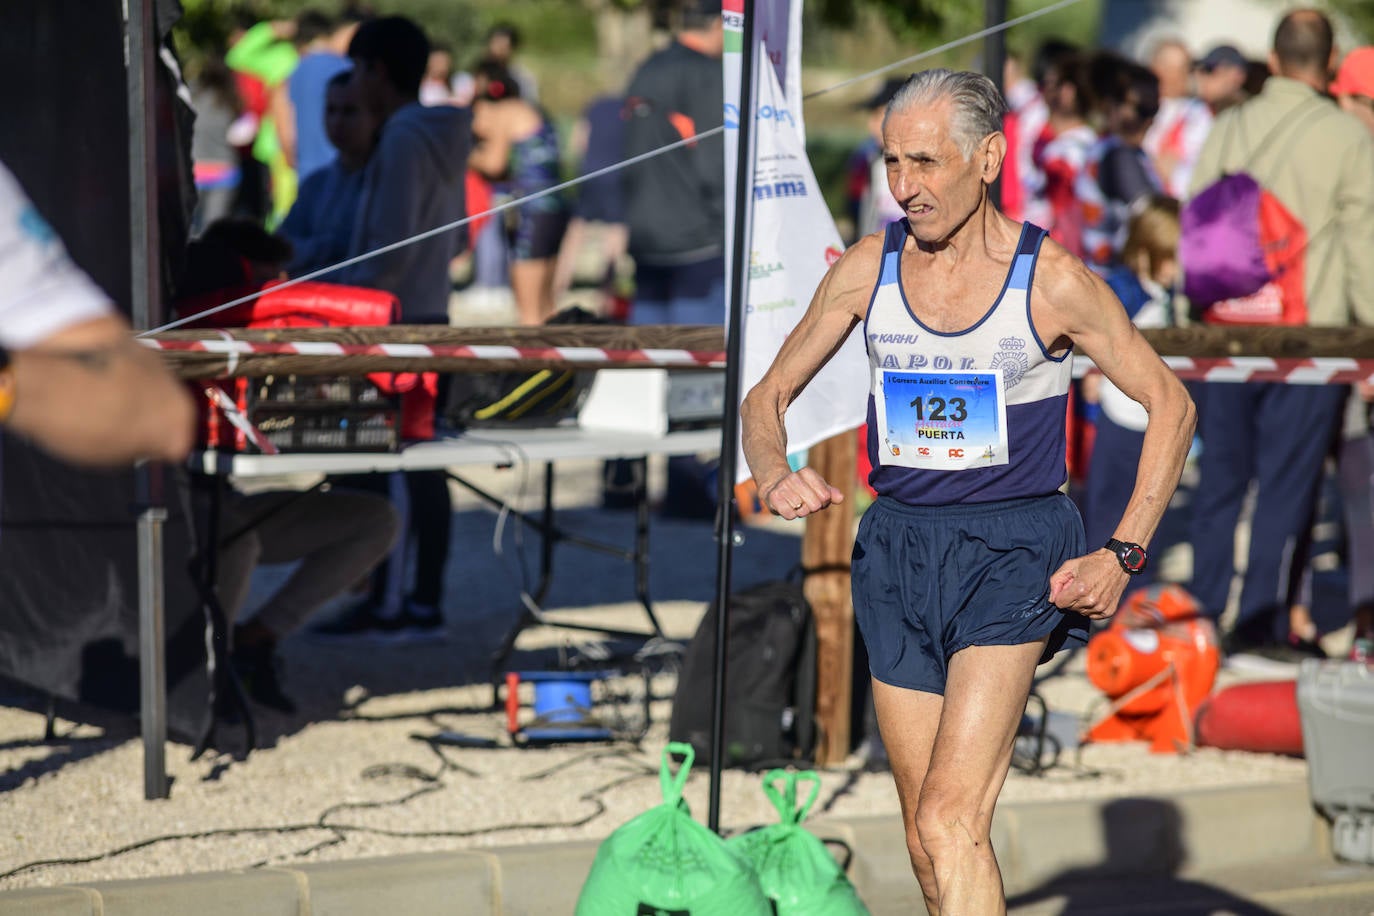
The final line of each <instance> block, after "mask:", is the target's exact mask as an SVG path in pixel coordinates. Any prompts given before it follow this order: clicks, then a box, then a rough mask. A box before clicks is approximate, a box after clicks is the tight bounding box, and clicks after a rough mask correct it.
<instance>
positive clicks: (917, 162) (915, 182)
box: [883, 102, 996, 242]
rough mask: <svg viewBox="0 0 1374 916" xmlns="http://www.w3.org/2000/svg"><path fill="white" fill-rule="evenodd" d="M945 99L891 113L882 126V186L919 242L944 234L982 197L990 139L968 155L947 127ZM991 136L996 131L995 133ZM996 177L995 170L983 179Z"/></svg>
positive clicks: (948, 113)
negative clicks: (884, 182) (884, 168)
mask: <svg viewBox="0 0 1374 916" xmlns="http://www.w3.org/2000/svg"><path fill="white" fill-rule="evenodd" d="M950 118H951V110H950V105H949V103H947V102H945V103H940V104H937V105H933V106H928V107H913V108H908V109H907V110H906V111H902V112H896V113H893V114H892V115H890V116H889V117H888V119H887V125H886V126H885V127H884V128H883V162H884V163H885V164H886V165H887V186H888V188H889V189H890V190H891V191H892V196H893V198H894V199H895V200H896V201H897V203H898V204H900V205H901V207H902V209H903V210H905V211H906V216H907V221H908V222H909V223H910V224H911V232H912V234H913V235H915V236H916V238H917V239H919V240H921V241H923V242H939V241H944V240H945V239H947V238H949V236H950V235H952V234H953V233H954V231H955V230H956V229H958V228H959V227H960V226H962V225H963V224H964V222H965V221H966V220H967V219H968V218H969V216H971V215H972V214H973V212H974V211H975V210H976V209H978V206H979V204H980V203H981V202H982V199H983V177H984V175H983V173H984V172H985V171H986V170H987V167H988V162H989V155H988V144H989V142H990V138H984V139H983V140H982V141H981V142H980V143H979V144H978V146H977V147H976V148H975V149H974V151H973V155H971V156H969V157H968V158H967V159H965V158H964V155H963V152H962V151H961V150H960V149H959V144H958V143H956V142H955V140H954V137H953V135H952V134H951V132H950ZM994 136H996V135H994ZM995 177H996V170H995V169H993V174H992V176H991V177H989V178H988V180H989V181H991V180H992V178H995Z"/></svg>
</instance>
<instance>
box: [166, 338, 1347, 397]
mask: <svg viewBox="0 0 1374 916" xmlns="http://www.w3.org/2000/svg"><path fill="white" fill-rule="evenodd" d="M139 342H140V343H142V344H144V345H145V346H148V347H151V348H153V349H155V350H169V351H178V352H195V353H213V354H219V355H223V356H226V357H228V358H229V359H230V364H231V365H233V363H234V362H235V361H236V360H237V358H238V357H240V356H244V355H250V354H265V355H271V356H386V357H390V358H393V359H433V358H448V359H473V360H484V359H491V360H495V359H500V360H513V359H530V360H536V359H537V360H559V361H565V362H569V363H574V364H575V363H621V364H630V365H634V366H642V367H661V368H675V367H685V366H691V367H696V368H703V367H704V368H714V369H719V368H724V366H725V354H724V353H723V352H711V351H694V350H663V349H639V350H610V349H604V348H601V347H510V346H498V345H457V344H418V343H375V344H342V343H333V342H326V341H290V342H269V341H252V340H233V339H210V340H157V339H153V338H148V337H144V338H140V341H139ZM1163 360H1164V362H1165V364H1166V365H1168V367H1169V368H1170V369H1172V370H1173V371H1174V373H1175V374H1177V375H1178V376H1179V378H1183V379H1189V380H1197V381H1205V382H1283V383H1285V384H1289V385H1349V384H1353V383H1355V382H1374V359H1348V358H1344V357H1313V358H1308V359H1302V358H1283V359H1277V358H1270V357H1267V356H1217V357H1212V356H1192V357H1190V356H1165V357H1163ZM1095 369H1096V367H1095V366H1094V365H1093V363H1092V360H1090V359H1087V358H1086V357H1082V356H1080V357H1077V358H1076V359H1075V360H1074V370H1073V374H1074V375H1075V376H1076V377H1079V378H1081V377H1083V376H1084V375H1087V374H1088V373H1089V372H1092V371H1094V370H1095Z"/></svg>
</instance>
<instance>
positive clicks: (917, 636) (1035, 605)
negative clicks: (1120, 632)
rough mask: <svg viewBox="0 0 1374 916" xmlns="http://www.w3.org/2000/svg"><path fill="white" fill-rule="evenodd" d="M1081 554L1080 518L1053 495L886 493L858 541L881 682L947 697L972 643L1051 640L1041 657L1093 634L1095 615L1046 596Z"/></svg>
mask: <svg viewBox="0 0 1374 916" xmlns="http://www.w3.org/2000/svg"><path fill="white" fill-rule="evenodd" d="M1085 552H1086V546H1085V540H1084V537H1083V521H1082V519H1081V518H1080V517H1079V515H1078V509H1077V507H1075V506H1074V504H1073V502H1072V501H1070V500H1069V498H1068V497H1067V496H1064V495H1063V494H1060V493H1055V494H1053V495H1050V496H1034V497H1029V498H1025V499H1011V500H1005V501H1002V502H991V503H973V504H966V505H965V504H960V505H949V506H909V505H906V504H905V503H900V502H897V501H896V500H893V499H890V498H888V497H884V496H880V497H878V499H877V500H876V501H875V502H874V503H873V505H872V506H870V507H869V509H868V511H867V512H866V513H864V517H863V520H862V521H861V522H860V523H859V534H858V537H857V538H856V540H855V542H854V559H853V567H852V575H853V580H852V581H853V591H854V615H855V617H856V619H857V621H858V624H859V632H860V633H861V634H862V636H863V640H864V645H865V646H866V647H867V649H868V659H869V670H870V671H871V672H872V674H873V676H874V677H875V678H877V679H878V680H879V681H882V682H883V683H884V684H891V685H892V686H894V687H905V688H908V689H910V690H921V691H925V692H927V693H936V694H940V695H943V694H944V692H945V680H946V678H947V677H948V673H949V659H950V657H951V656H953V655H954V653H955V652H958V651H959V650H960V649H964V648H967V647H968V646H1012V645H1021V644H1023V643H1029V642H1035V641H1037V640H1040V639H1043V638H1045V637H1046V636H1048V637H1049V643H1048V645H1047V646H1046V648H1045V654H1044V657H1043V658H1042V659H1041V661H1045V660H1046V659H1048V658H1049V657H1050V656H1052V655H1054V653H1056V652H1058V651H1059V650H1060V649H1062V648H1064V647H1065V646H1066V644H1067V643H1069V642H1071V641H1072V642H1074V643H1077V644H1079V645H1081V644H1083V643H1085V642H1086V641H1087V632H1088V619H1087V618H1086V617H1084V616H1082V615H1081V614H1079V613H1077V612H1076V611H1061V610H1060V609H1059V608H1057V607H1055V606H1054V605H1053V604H1051V603H1050V598H1049V593H1050V576H1051V575H1053V574H1054V572H1055V571H1056V570H1057V569H1058V568H1059V567H1060V566H1061V565H1062V564H1063V563H1064V562H1065V561H1066V560H1070V559H1073V558H1074V557H1078V556H1082V555H1083V554H1084V553H1085Z"/></svg>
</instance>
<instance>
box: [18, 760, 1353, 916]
mask: <svg viewBox="0 0 1374 916" xmlns="http://www.w3.org/2000/svg"><path fill="white" fill-rule="evenodd" d="M810 826H811V827H812V829H813V832H815V833H816V834H817V835H819V836H822V837H826V838H835V839H839V840H843V841H844V842H846V843H848V844H849V846H850V848H851V849H852V850H853V852H854V859H853V862H852V864H851V866H850V877H851V878H852V879H853V881H854V884H855V887H856V888H857V889H858V891H859V894H860V896H861V897H862V898H863V899H864V901H865V902H866V903H867V904H868V906H869V908H870V909H871V910H872V911H873V912H874V913H875V914H881V913H889V912H913V911H915V912H919V909H917V908H918V907H919V906H920V894H919V892H918V891H917V888H916V883H915V880H914V879H913V878H912V877H911V871H910V866H909V864H908V861H907V853H906V841H905V838H904V835H903V831H902V825H901V823H900V819H899V818H897V817H895V816H885V817H871V818H856V819H850V820H825V819H819V820H816V821H815V822H813V823H812V824H811V825H810ZM993 843H994V845H995V847H996V849H997V852H998V859H999V861H1000V862H1001V865H1002V872H1003V877H1004V880H1005V882H1006V888H1007V893H1008V894H1009V895H1013V894H1022V893H1026V892H1029V891H1032V890H1034V889H1036V888H1038V887H1041V886H1043V885H1045V884H1047V883H1049V882H1050V881H1052V880H1054V879H1056V878H1063V877H1065V876H1074V875H1084V874H1089V873H1091V874H1094V875H1119V876H1127V875H1186V874H1189V873H1196V872H1200V871H1207V870H1211V869H1221V868H1230V867H1235V866H1238V865H1251V864H1259V863H1265V862H1272V861H1280V860H1289V859H1295V858H1298V857H1301V856H1313V855H1329V853H1330V843H1329V834H1328V831H1327V829H1326V824H1325V822H1324V821H1323V820H1322V819H1321V818H1320V817H1319V816H1318V815H1317V814H1316V813H1315V812H1314V811H1313V809H1312V805H1311V802H1310V801H1309V798H1308V792H1307V786H1306V784H1299V783H1295V784H1289V785H1280V786H1260V787H1250V788H1236V789H1224V790H1208V791H1196V792H1181V793H1179V794H1177V795H1174V796H1170V797H1151V798H1140V797H1137V798H1117V799H1092V800H1086V801H1056V802H1023V803H1019V804H1006V805H1003V806H1001V807H1000V808H999V810H998V812H997V817H996V820H995V821H994V824H993ZM598 845H599V843H598V842H597V841H590V840H588V841H580V842H572V843H550V844H536V845H528V846H511V847H504V848H494V849H487V850H465V851H461V852H447V853H427V854H420V855H406V856H393V857H387V858H377V859H358V860H353V861H343V862H326V863H320V864H315V865H303V866H300V867H297V868H283V867H278V868H261V869H251V870H241V871H230V872H212V873H206V874H194V875H181V876H176V877H169V878H146V879H140V880H134V881H108V882H92V883H90V884H82V885H79V886H71V887H57V888H43V889H34V890H20V891H7V892H0V916H10V914H15V916H18V914H23V916H132V914H140V916H183V914H187V913H194V914H196V916H240V914H244V913H253V914H262V916H362V914H386V916H391V914H406V916H429V914H440V913H455V912H456V913H464V914H474V916H477V914H492V916H563V914H571V913H572V911H573V907H574V904H575V902H576V899H577V893H578V890H579V889H580V888H581V886H582V882H583V880H584V879H585V878H586V875H587V872H588V870H589V869H590V868H591V864H592V859H593V858H594V857H595V855H596V850H597V846H598Z"/></svg>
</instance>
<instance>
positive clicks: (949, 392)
mask: <svg viewBox="0 0 1374 916" xmlns="http://www.w3.org/2000/svg"><path fill="white" fill-rule="evenodd" d="M873 400H874V405H875V407H876V410H877V414H878V430H879V438H878V462H879V463H880V464H883V465H887V466H889V467H903V468H919V469H921V470H926V471H963V470H967V469H968V468H985V467H992V466H993V465H998V464H1006V463H1007V457H1008V452H1007V409H1006V398H1005V396H1004V391H1003V388H1002V373H1000V372H899V371H894V370H891V369H875V370H874V378H873Z"/></svg>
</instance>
